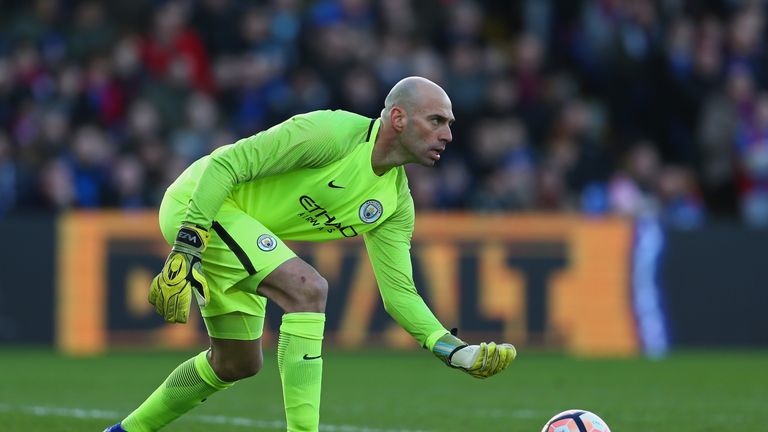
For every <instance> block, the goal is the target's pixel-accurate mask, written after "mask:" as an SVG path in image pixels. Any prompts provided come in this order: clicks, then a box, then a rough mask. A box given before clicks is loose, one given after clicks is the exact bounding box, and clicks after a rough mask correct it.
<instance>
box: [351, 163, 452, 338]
mask: <svg viewBox="0 0 768 432" xmlns="http://www.w3.org/2000/svg"><path fill="white" fill-rule="evenodd" d="M402 176H403V178H404V177H405V174H404V173H402ZM413 225H414V207H413V199H412V198H411V194H410V192H409V191H408V189H407V186H404V189H401V192H400V199H399V203H398V208H397V210H396V213H395V214H393V215H392V216H391V217H390V218H389V219H387V220H386V221H384V222H383V223H382V224H381V225H379V226H378V227H376V229H374V230H371V231H369V232H368V233H366V234H364V236H363V238H364V240H365V245H366V248H367V250H368V256H369V257H370V259H371V264H372V265H373V271H374V273H375V275H376V281H377V282H378V285H379V290H380V292H381V297H382V299H383V301H384V309H386V311H387V313H389V314H390V315H391V316H392V318H394V319H395V321H397V322H398V324H400V326H402V327H403V328H404V329H405V330H406V331H407V332H408V333H410V334H411V335H412V336H413V337H414V338H415V339H416V340H417V341H418V342H419V344H421V345H422V346H423V347H425V348H427V349H430V350H431V349H432V346H433V345H434V343H435V341H436V340H437V339H438V338H439V337H440V336H442V335H444V334H445V333H447V332H448V331H447V330H446V329H445V328H444V327H443V325H442V324H440V322H439V321H438V320H437V318H436V317H435V315H434V314H433V313H432V311H431V310H430V309H429V307H428V306H427V305H426V303H424V300H423V299H422V298H421V296H420V295H419V294H418V292H417V291H416V286H415V284H414V282H413V269H412V265H411V255H410V249H411V235H412V233H413Z"/></svg>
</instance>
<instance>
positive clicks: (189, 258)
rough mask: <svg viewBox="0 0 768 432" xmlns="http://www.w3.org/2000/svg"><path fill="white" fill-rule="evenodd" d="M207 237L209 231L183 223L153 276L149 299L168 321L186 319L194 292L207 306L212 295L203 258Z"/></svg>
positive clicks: (184, 320)
mask: <svg viewBox="0 0 768 432" xmlns="http://www.w3.org/2000/svg"><path fill="white" fill-rule="evenodd" d="M208 237H209V235H208V231H206V230H204V229H202V228H200V227H198V226H196V225H191V224H187V223H183V224H182V225H181V228H180V229H179V233H178V234H177V235H176V241H175V242H173V248H172V249H171V253H170V255H168V259H167V260H166V261H165V265H164V266H163V270H162V271H161V272H160V274H158V275H157V276H155V278H154V279H152V286H151V287H150V290H149V302H150V303H151V304H153V305H154V306H155V312H157V313H158V314H159V315H160V316H162V317H163V319H165V320H166V321H167V322H178V323H185V322H187V318H188V317H189V304H190V303H191V301H192V294H191V292H194V293H195V296H196V297H197V303H198V305H200V307H204V306H205V305H206V304H207V302H208V298H210V296H209V295H208V283H207V282H206V280H205V274H203V263H202V262H201V261H200V257H201V256H202V255H203V251H204V250H205V247H206V245H207V244H208ZM190 288H192V289H190Z"/></svg>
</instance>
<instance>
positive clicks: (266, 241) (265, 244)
mask: <svg viewBox="0 0 768 432" xmlns="http://www.w3.org/2000/svg"><path fill="white" fill-rule="evenodd" d="M256 242H257V243H258V244H259V249H261V250H263V251H264V252H269V251H271V250H273V249H275V248H276V247H277V240H275V238H274V237H272V236H271V235H269V234H262V235H260V236H259V239H258V240H256Z"/></svg>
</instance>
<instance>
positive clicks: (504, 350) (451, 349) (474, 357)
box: [432, 329, 517, 379]
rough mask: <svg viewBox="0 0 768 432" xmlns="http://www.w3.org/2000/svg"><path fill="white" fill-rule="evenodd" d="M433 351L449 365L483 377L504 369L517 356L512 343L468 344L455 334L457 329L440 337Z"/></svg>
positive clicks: (477, 376) (476, 376) (474, 375)
mask: <svg viewBox="0 0 768 432" xmlns="http://www.w3.org/2000/svg"><path fill="white" fill-rule="evenodd" d="M432 352H433V353H434V354H435V355H436V356H437V358H439V359H440V360H442V361H443V362H445V364H447V365H448V366H450V367H454V368H457V369H461V370H463V371H464V372H466V373H468V374H470V375H472V376H473V377H475V378H481V379H482V378H488V377H489V376H492V375H496V374H497V373H499V372H501V371H503V370H504V369H506V368H507V366H509V364H510V363H512V360H514V359H515V357H516V356H517V350H515V347H514V346H513V345H511V344H506V343H505V344H496V343H495V342H490V343H485V342H482V343H481V344H480V345H468V344H467V343H466V342H464V341H463V340H461V339H459V338H457V337H456V336H455V329H454V330H452V331H451V333H446V334H445V335H444V336H443V337H441V338H440V339H438V340H437V342H436V343H435V346H434V347H433V348H432Z"/></svg>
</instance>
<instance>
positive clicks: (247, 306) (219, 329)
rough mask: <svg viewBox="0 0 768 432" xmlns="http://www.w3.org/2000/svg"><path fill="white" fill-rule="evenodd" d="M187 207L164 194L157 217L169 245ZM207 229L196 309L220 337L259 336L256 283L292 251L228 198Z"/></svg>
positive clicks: (260, 303) (260, 305) (261, 300)
mask: <svg viewBox="0 0 768 432" xmlns="http://www.w3.org/2000/svg"><path fill="white" fill-rule="evenodd" d="M186 212H187V204H186V202H182V201H181V200H179V199H177V198H174V197H173V196H170V195H169V194H167V193H166V195H165V197H164V198H163V202H162V203H161V204H160V217H159V219H160V230H161V231H162V233H163V237H165V240H166V241H167V242H168V244H169V245H171V244H173V241H174V240H175V239H176V234H177V233H178V231H179V226H181V222H182V220H183V218H184V216H185V215H186ZM210 234H211V237H210V239H209V241H208V247H207V248H206V249H205V252H203V271H204V272H205V279H206V281H208V288H209V290H210V298H209V299H208V304H207V305H206V306H205V307H204V308H201V309H200V313H201V314H202V316H203V319H204V320H205V325H206V328H207V329H208V334H209V335H210V336H212V337H216V338H223V339H239V340H253V339H257V338H259V337H261V334H262V327H263V324H264V314H265V311H266V304H267V299H266V297H263V296H260V295H258V294H256V288H258V286H259V284H260V283H261V281H262V280H264V278H265V277H267V275H269V274H270V273H271V272H272V271H273V270H274V269H276V268H277V267H278V266H280V265H281V264H282V263H284V262H286V261H288V260H289V259H291V258H294V257H295V256H296V254H295V253H294V252H293V251H292V250H291V249H289V248H288V246H286V245H285V243H283V241H282V240H280V239H279V238H278V237H277V236H276V235H274V234H273V233H272V232H271V231H270V230H269V229H267V228H266V227H265V226H264V225H262V224H261V223H260V222H259V221H257V220H256V219H254V218H253V217H251V216H249V215H248V214H246V213H245V212H243V211H242V210H240V209H239V208H238V207H237V206H236V205H235V204H234V203H233V202H231V201H229V200H227V201H225V202H224V204H223V205H222V206H221V209H220V210H219V212H218V213H217V214H216V217H215V218H214V221H213V225H212V226H211V230H210ZM217 317H219V318H217Z"/></svg>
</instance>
